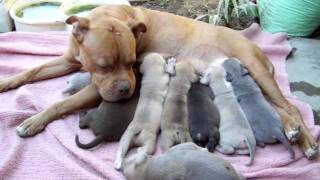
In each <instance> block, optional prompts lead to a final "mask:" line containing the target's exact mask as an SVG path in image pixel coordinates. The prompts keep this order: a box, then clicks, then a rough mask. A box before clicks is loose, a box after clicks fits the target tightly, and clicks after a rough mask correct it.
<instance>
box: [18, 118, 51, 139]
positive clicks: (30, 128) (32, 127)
mask: <svg viewBox="0 0 320 180" xmlns="http://www.w3.org/2000/svg"><path fill="white" fill-rule="evenodd" d="M47 124H48V123H47V122H46V121H44V120H43V119H42V117H41V114H37V115H35V116H32V117H30V118H29V119H26V120H25V121H24V122H23V123H21V124H20V125H19V126H18V127H17V128H16V133H17V134H18V135H19V136H20V137H30V136H34V135H36V134H37V133H39V132H41V131H43V129H44V128H45V127H46V125H47Z"/></svg>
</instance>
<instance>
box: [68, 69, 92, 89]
mask: <svg viewBox="0 0 320 180" xmlns="http://www.w3.org/2000/svg"><path fill="white" fill-rule="evenodd" d="M90 83H91V75H90V73H88V72H79V73H75V74H73V75H72V76H70V78H69V79H68V81H67V87H66V88H65V89H64V90H63V91H62V93H63V94H67V93H68V94H75V93H77V92H78V91H80V90H81V89H83V88H84V87H86V86H88V85H89V84H90Z"/></svg>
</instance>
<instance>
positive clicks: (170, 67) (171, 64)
mask: <svg viewBox="0 0 320 180" xmlns="http://www.w3.org/2000/svg"><path fill="white" fill-rule="evenodd" d="M176 63H177V59H176V58H174V57H171V58H169V59H168V60H167V63H166V65H165V68H164V69H165V72H167V73H169V74H170V75H172V76H173V75H175V73H176V71H175V66H176Z"/></svg>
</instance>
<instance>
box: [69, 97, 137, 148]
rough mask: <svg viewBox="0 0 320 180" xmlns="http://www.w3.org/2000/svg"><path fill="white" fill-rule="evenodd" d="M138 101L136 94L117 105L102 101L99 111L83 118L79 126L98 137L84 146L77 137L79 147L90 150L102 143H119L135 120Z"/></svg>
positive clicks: (94, 111)
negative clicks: (88, 129)
mask: <svg viewBox="0 0 320 180" xmlns="http://www.w3.org/2000/svg"><path fill="white" fill-rule="evenodd" d="M138 100H139V96H138V94H135V95H134V96H133V97H132V98H130V99H124V100H121V101H118V102H116V103H111V102H107V101H102V102H101V104H100V105H99V107H98V109H96V110H93V111H91V112H89V113H88V114H86V115H85V116H83V117H82V118H81V119H80V124H79V127H80V128H81V129H84V128H90V129H91V130H92V132H93V133H94V134H95V135H96V136H97V137H96V138H95V139H94V140H93V141H91V142H90V143H88V144H82V143H80V141H79V137H78V135H76V138H75V141H76V144H77V146H78V147H80V148H82V149H90V148H93V147H95V146H96V145H98V144H100V143H101V142H102V141H118V140H119V139H120V137H121V135H122V134H123V133H124V131H125V130H126V128H127V127H128V125H129V123H130V122H131V121H132V119H133V116H134V113H135V110H136V106H137V103H138Z"/></svg>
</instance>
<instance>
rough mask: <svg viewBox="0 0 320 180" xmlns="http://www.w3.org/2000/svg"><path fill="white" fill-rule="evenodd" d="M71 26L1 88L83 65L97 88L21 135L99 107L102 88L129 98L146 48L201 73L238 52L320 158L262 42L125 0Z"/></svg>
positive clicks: (294, 135)
mask: <svg viewBox="0 0 320 180" xmlns="http://www.w3.org/2000/svg"><path fill="white" fill-rule="evenodd" d="M67 23H68V24H73V26H74V28H73V35H72V36H71V38H70V44H69V48H68V50H67V51H66V52H65V53H64V55H63V56H61V57H59V58H57V59H56V60H54V61H52V62H49V63H47V64H44V65H41V66H39V67H35V68H32V69H30V70H28V71H24V72H21V73H19V74H17V75H15V76H12V77H8V78H5V79H2V80H0V92H3V91H6V90H9V89H12V88H16V87H18V86H21V85H23V84H27V83H31V82H34V81H39V80H44V79H49V78H54V77H58V76H62V75H65V74H68V73H71V72H74V71H78V70H79V69H81V68H83V69H84V70H87V71H90V73H91V74H92V81H93V84H94V85H91V86H89V87H87V88H85V89H83V90H82V91H80V92H79V93H77V94H75V95H73V96H70V97H68V98H66V99H65V100H64V101H61V102H58V103H55V104H54V105H53V106H51V107H49V108H48V109H46V110H44V111H42V112H40V113H39V114H37V115H35V116H32V117H30V118H28V119H27V120H25V121H24V122H23V123H22V124H21V125H20V126H19V127H18V131H17V132H18V135H20V136H23V137H25V136H32V135H35V134H36V133H39V132H40V131H42V130H43V129H44V128H45V126H46V125H47V124H48V123H50V122H51V121H53V120H56V119H59V118H61V117H63V116H64V115H67V114H70V113H73V112H75V111H77V110H79V109H82V108H85V107H89V106H92V105H96V104H98V103H99V100H100V96H99V93H100V95H101V96H102V97H103V99H105V100H107V101H117V100H118V99H123V98H128V97H130V96H131V95H132V93H133V90H134V87H135V77H134V73H133V71H132V68H131V66H132V64H133V63H134V62H135V60H136V57H139V56H140V55H141V54H142V53H148V52H158V53H161V54H164V55H165V56H174V57H176V59H177V61H182V60H188V61H190V62H191V63H192V65H193V66H194V68H195V69H196V71H197V72H198V73H201V72H203V71H204V70H205V69H206V67H207V66H208V64H210V63H211V62H212V61H215V60H217V59H218V58H221V57H235V58H238V59H240V60H241V61H242V63H243V64H244V65H245V66H246V67H247V68H248V70H249V72H250V74H251V75H252V77H253V78H254V80H255V81H256V82H257V84H258V85H259V86H260V87H261V89H262V90H263V92H264V94H265V95H266V96H267V97H268V99H269V100H270V101H271V102H272V103H273V104H274V106H275V108H276V109H277V111H278V113H279V114H280V116H281V118H282V123H283V125H284V129H285V133H286V135H287V137H288V139H289V140H291V141H293V140H297V139H298V144H299V146H300V148H301V149H302V150H303V152H304V153H305V155H306V156H307V157H308V158H313V157H315V156H316V154H317V152H318V145H317V143H316V141H315V139H314V138H313V137H312V136H311V134H310V132H309V131H308V128H307V127H306V125H305V124H304V122H303V121H302V118H301V115H300V113H299V111H298V109H297V108H296V107H294V106H293V105H291V104H290V103H289V102H288V101H287V100H286V99H285V97H284V96H283V94H282V93H281V91H280V89H279V87H278V86H277V84H276V82H275V80H274V78H273V75H272V71H273V67H272V65H271V63H270V62H269V61H268V59H267V57H266V56H265V55H264V53H263V52H262V51H261V49H260V48H259V47H258V46H257V45H256V44H254V43H253V42H251V41H249V40H248V39H246V38H245V37H243V36H242V35H241V34H240V33H239V32H238V31H234V30H232V29H229V28H226V27H218V26H213V25H209V24H207V23H203V22H199V21H195V20H192V19H188V18H185V17H181V16H176V15H173V14H170V13H165V12H160V11H155V10H149V9H144V8H137V7H129V6H121V5H114V6H112V5H108V6H103V7H98V8H96V9H95V10H93V11H92V13H91V14H90V15H89V16H87V18H79V17H75V16H72V17H70V18H69V19H68V20H67ZM204 32H205V33H204ZM98 92H99V93H98Z"/></svg>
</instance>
